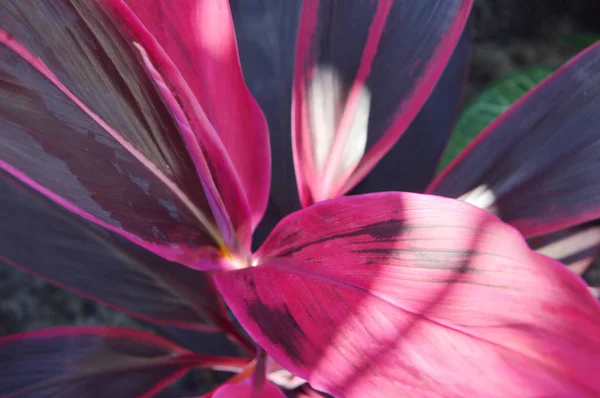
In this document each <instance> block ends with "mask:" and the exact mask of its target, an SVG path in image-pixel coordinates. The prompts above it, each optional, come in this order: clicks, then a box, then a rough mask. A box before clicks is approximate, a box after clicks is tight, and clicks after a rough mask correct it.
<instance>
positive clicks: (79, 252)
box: [0, 171, 252, 347]
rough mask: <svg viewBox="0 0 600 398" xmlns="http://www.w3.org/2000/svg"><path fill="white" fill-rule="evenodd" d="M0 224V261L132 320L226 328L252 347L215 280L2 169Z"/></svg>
mask: <svg viewBox="0 0 600 398" xmlns="http://www.w3.org/2000/svg"><path fill="white" fill-rule="evenodd" d="M0 219H2V224H0V261H4V262H7V263H9V264H11V265H13V266H16V267H18V268H20V269H22V270H25V271H27V272H29V273H32V274H34V275H36V276H39V277H41V278H43V279H45V280H47V281H49V282H52V283H54V284H57V285H59V286H61V287H63V288H65V289H67V290H70V291H72V292H75V293H77V294H79V295H82V296H85V297H88V298H91V299H93V300H96V301H99V302H101V303H103V304H105V305H108V306H110V307H113V308H116V309H118V310H120V311H122V312H126V313H128V314H129V315H132V316H135V317H138V318H141V319H144V320H148V321H152V322H157V323H161V324H165V325H175V326H178V327H183V328H186V329H194V330H196V331H198V330H204V331H206V330H215V328H217V329H221V330H224V331H226V332H229V333H233V334H234V336H236V337H237V338H238V339H239V340H240V341H241V342H242V344H245V346H246V347H247V346H250V347H252V345H251V343H249V342H248V341H247V339H246V338H245V337H244V336H242V335H240V334H239V333H238V332H237V331H236V330H235V327H234V326H233V325H232V324H231V322H230V321H229V318H228V315H227V312H226V310H225V308H224V306H223V303H222V299H221V298H220V296H219V293H218V292H217V291H216V289H215V288H214V284H213V282H212V279H211V276H210V274H208V273H204V272H198V271H194V270H191V269H189V268H187V267H184V266H182V265H180V264H176V263H172V262H169V261H166V260H164V259H163V258H161V257H158V256H156V255H154V254H152V253H150V252H148V251H146V250H144V249H142V248H140V247H139V246H137V245H135V244H133V243H131V242H129V241H128V240H126V239H124V238H122V237H120V236H119V235H117V234H115V233H111V232H109V231H108V230H106V229H103V228H101V227H98V226H97V225H95V224H93V223H91V222H88V221H85V220H84V219H81V218H80V217H77V216H76V215H74V214H73V213H70V212H68V211H67V210H65V209H63V208H62V207H60V206H58V205H57V204H55V203H53V202H52V201H50V200H48V199H47V198H45V197H43V196H42V195H41V194H39V193H37V192H36V191H34V190H32V189H29V188H26V187H25V186H24V185H22V184H20V183H19V182H18V180H16V179H14V178H13V177H10V176H9V175H7V174H4V173H3V172H2V171H0ZM199 336H202V334H198V335H197V337H196V338H197V339H199V338H200V337H199Z"/></svg>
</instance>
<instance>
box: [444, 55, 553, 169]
mask: <svg viewBox="0 0 600 398" xmlns="http://www.w3.org/2000/svg"><path fill="white" fill-rule="evenodd" d="M555 69H556V68H554V67H540V66H536V67H531V68H525V69H521V70H519V71H517V72H515V73H512V74H510V75H508V76H505V77H503V78H500V79H498V80H496V81H495V82H493V83H492V84H491V85H490V86H488V87H487V88H486V89H484V90H483V91H482V92H481V93H480V94H479V95H478V96H477V97H475V99H474V100H473V101H471V102H470V103H469V104H468V105H467V106H465V108H464V109H463V110H462V112H461V114H460V116H459V117H458V120H457V122H456V126H455V127H454V131H453V132H452V135H451V136H450V140H449V142H448V145H447V146H446V150H445V151H444V154H443V155H442V159H441V161H440V164H439V166H438V171H441V170H442V169H444V168H445V167H446V166H447V165H448V164H449V163H450V162H451V161H452V160H453V159H454V158H455V157H456V156H458V154H460V152H461V151H462V150H463V149H464V148H465V147H466V146H467V145H469V143H470V142H471V141H473V139H474V138H475V137H476V136H477V135H478V134H479V133H480V132H481V131H483V130H484V129H485V128H486V127H487V126H488V125H489V124H490V123H491V122H492V121H494V119H496V118H497V117H498V116H500V115H501V114H502V113H504V112H505V111H506V110H507V109H508V108H509V107H510V106H511V105H512V104H513V103H515V102H516V101H517V100H518V99H519V98H521V97H522V96H523V95H524V94H525V93H526V92H527V91H529V90H530V89H532V88H533V87H535V85H537V84H538V83H539V82H541V81H542V80H544V79H545V78H546V77H548V76H549V75H550V74H551V73H552V72H554V70H555Z"/></svg>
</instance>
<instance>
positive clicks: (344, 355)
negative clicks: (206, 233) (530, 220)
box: [215, 193, 600, 397]
mask: <svg viewBox="0 0 600 398" xmlns="http://www.w3.org/2000/svg"><path fill="white" fill-rule="evenodd" d="M254 264H255V265H256V266H254V267H250V268H246V269H242V270H236V271H226V272H221V273H218V274H217V275H216V276H215V282H216V284H217V288H218V289H219V290H220V291H221V293H223V295H224V297H225V301H226V302H227V304H228V305H229V307H230V309H231V310H232V311H233V313H234V315H235V316H236V318H237V319H238V321H239V322H240V323H241V324H242V326H243V327H244V329H245V330H246V331H247V332H248V333H249V334H250V336H251V337H252V338H253V339H254V340H255V341H256V342H257V343H258V344H259V345H260V346H261V347H263V348H264V349H265V351H267V353H268V354H269V355H271V356H272V357H273V359H274V360H276V361H277V362H278V363H280V364H281V365H282V366H284V367H285V368H287V369H288V370H290V371H292V372H293V373H294V374H296V375H297V376H299V377H301V378H304V379H306V380H308V381H309V382H310V383H311V385H312V386H314V387H315V388H317V389H319V390H322V391H325V392H328V393H331V394H333V395H336V396H344V397H365V396H379V397H383V396H398V395H400V396H414V397H422V396H453V397H454V396H456V397H459V396H461V397H462V396H487V395H489V393H490V391H493V392H494V395H495V396H595V395H598V394H600V379H598V377H597V369H598V366H600V304H599V303H598V302H597V301H596V300H595V299H594V298H593V297H592V295H591V294H590V292H589V291H588V289H587V287H586V286H585V284H584V283H583V282H582V281H581V279H579V278H578V277H577V276H576V275H574V274H572V273H571V272H570V271H568V270H567V269H566V268H565V267H563V266H562V265H561V264H560V263H559V262H557V261H555V260H552V259H550V258H548V257H545V256H542V255H540V254H537V253H535V252H533V251H531V250H529V248H528V246H527V245H526V243H525V241H524V240H523V238H522V237H521V235H520V234H519V233H518V232H517V231H516V230H514V229H513V228H511V227H510V226H508V225H506V224H504V223H502V222H501V221H500V220H498V219H497V218H496V217H494V216H493V215H491V214H489V213H488V212H485V211H483V210H480V209H477V208H475V207H473V206H471V205H469V204H465V203H463V202H460V201H456V200H452V199H445V198H438V197H435V196H427V195H419V194H409V193H380V194H369V195H363V196H353V197H343V198H339V199H334V200H331V201H326V202H322V203H318V204H315V205H313V206H311V207H309V208H307V209H305V210H302V211H299V212H296V213H294V214H292V215H290V216H288V217H287V218H285V219H284V220H283V221H282V222H281V223H280V224H279V225H278V227H276V228H275V230H274V231H273V233H272V235H271V236H270V237H269V238H267V240H266V242H265V243H264V245H263V246H262V247H261V248H260V249H259V251H258V252H257V253H256V258H255V259H254Z"/></svg>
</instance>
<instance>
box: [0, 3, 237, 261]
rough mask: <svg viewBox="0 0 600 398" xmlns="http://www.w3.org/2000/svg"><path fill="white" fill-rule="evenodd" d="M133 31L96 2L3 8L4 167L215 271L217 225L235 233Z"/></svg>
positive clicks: (82, 210)
mask: <svg viewBox="0 0 600 398" xmlns="http://www.w3.org/2000/svg"><path fill="white" fill-rule="evenodd" d="M125 28H126V27H125V26H123V25H122V24H117V23H116V21H113V20H112V19H111V18H110V16H109V15H107V14H106V13H105V12H104V11H103V10H102V9H100V8H99V7H98V5H97V4H96V3H95V2H89V1H79V0H68V1H61V2H38V1H33V0H23V1H18V2H3V3H2V5H0V42H1V43H2V47H1V48H0V51H1V52H2V61H1V63H2V66H1V68H2V72H1V78H0V97H1V98H0V114H1V119H0V123H1V129H0V168H2V169H4V170H5V171H7V172H8V173H10V174H12V175H13V176H15V177H17V178H18V179H20V180H21V181H23V182H24V183H26V184H28V185H29V186H31V187H33V188H34V189H36V190H38V191H39V192H42V193H43V194H44V195H46V196H48V197H49V198H51V199H52V200H53V201H55V202H57V203H59V204H61V205H62V206H64V207H66V208H67V209H69V210H71V211H73V212H75V213H77V214H79V215H80V216H82V217H84V218H86V219H88V220H90V221H93V222H96V223H97V224H100V225H102V226H104V227H106V228H109V229H111V230H112V231H115V232H117V233H119V234H121V235H122V236H124V237H126V238H127V239H129V240H131V241H133V242H135V243H137V244H139V245H141V246H143V247H145V248H147V249H148V250H150V251H153V252H154V253H156V254H158V255H160V256H162V257H164V258H166V259H168V260H171V261H177V262H181V263H184V264H186V265H188V266H191V267H196V268H206V267H213V266H214V264H213V262H212V261H211V258H213V257H215V256H218V253H217V250H216V249H215V248H216V247H217V246H223V245H224V243H223V242H222V238H221V234H220V233H219V231H218V230H217V228H216V224H217V223H218V224H219V226H220V227H221V230H222V232H224V233H225V236H226V237H229V236H230V235H231V234H228V233H229V231H228V230H227V229H226V228H224V227H222V225H225V224H226V223H225V222H224V221H222V219H223V216H222V215H221V214H220V213H219V212H218V210H219V208H218V206H217V205H216V204H215V203H217V200H216V197H217V196H218V192H216V190H215V189H214V186H213V185H212V179H211V176H210V175H208V174H206V173H205V174H204V175H202V178H199V177H198V174H197V171H198V170H200V169H201V168H200V167H199V165H198V163H197V161H198V160H202V156H201V154H198V153H196V154H195V156H194V159H193V160H192V158H191V157H190V155H189V154H188V149H187V147H186V143H185V142H184V141H185V140H184V138H182V135H181V134H180V131H179V128H178V124H177V122H176V120H175V119H174V117H173V116H172V114H171V113H170V111H169V109H168V107H167V106H166V104H165V102H164V100H163V99H162V98H161V96H160V94H159V91H158V90H157V88H156V86H155V83H154V82H153V81H152V79H151V78H150V77H149V76H148V74H147V72H146V71H145V70H144V66H143V65H142V62H141V61H140V58H139V55H138V52H137V51H136V50H135V49H134V48H133V46H132V43H131V40H130V39H129V38H127V37H125V36H124V34H123V33H122V32H121V29H125ZM197 166H198V167H197ZM200 171H201V170H200ZM213 212H214V213H215V214H216V215H217V220H215V219H214V218H213ZM226 243H228V242H226Z"/></svg>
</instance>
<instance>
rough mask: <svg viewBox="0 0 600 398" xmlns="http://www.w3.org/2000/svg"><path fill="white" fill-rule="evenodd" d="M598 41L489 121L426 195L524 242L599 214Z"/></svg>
mask: <svg viewBox="0 0 600 398" xmlns="http://www.w3.org/2000/svg"><path fill="white" fill-rule="evenodd" d="M598 109H600V44H597V45H595V46H592V47H590V48H589V49H587V50H585V51H583V52H582V53H581V54H580V55H578V56H577V57H576V58H574V59H573V60H572V61H571V62H569V63H568V64H567V65H565V66H564V67H562V68H561V69H559V70H558V71H557V72H556V73H555V74H554V75H552V76H551V77H550V78H548V79H547V80H545V81H544V82H543V83H541V84H540V85H539V86H538V87H536V88H535V89H533V90H532V91H530V92H529V93H528V94H527V95H526V96H524V97H523V98H522V99H521V100H519V101H517V102H516V103H515V105H514V106H513V107H511V109H510V110H509V111H507V112H506V113H504V114H503V115H502V116H501V117H500V118H498V119H497V120H496V121H495V122H493V123H492V124H491V125H490V126H489V127H488V128H487V129H486V130H485V131H484V132H483V133H482V134H481V135H480V136H479V137H478V138H477V139H476V140H475V141H474V142H473V143H472V144H471V145H470V146H469V147H468V148H467V149H466V150H465V151H464V152H463V153H462V154H461V155H460V156H459V157H458V158H457V160H456V161H455V162H453V163H452V164H451V165H450V166H449V167H448V168H447V169H446V170H444V172H443V173H442V174H441V175H440V176H439V177H438V178H437V179H436V180H435V181H434V182H433V183H432V184H431V185H430V187H429V188H428V190H427V192H429V193H433V194H439V195H444V196H449V197H455V198H458V197H460V198H461V199H464V200H466V201H468V202H470V203H473V204H475V205H477V206H479V207H482V208H485V209H487V210H489V211H491V212H494V213H496V214H497V215H498V216H500V218H502V219H503V220H505V221H507V222H509V223H510V224H512V225H514V226H515V227H517V228H518V229H519V230H520V231H521V233H522V234H523V235H524V236H526V237H533V236H537V235H543V234H548V233H552V232H555V231H558V230H561V229H564V228H569V227H572V226H576V225H579V224H583V223H586V222H590V221H593V220H595V219H597V218H599V217H600V206H599V203H600V179H598V170H600V127H599V126H600V112H598Z"/></svg>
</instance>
